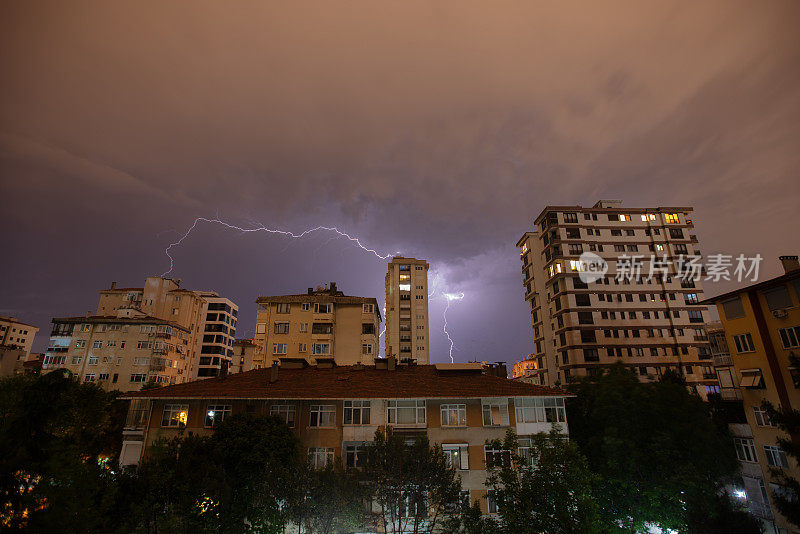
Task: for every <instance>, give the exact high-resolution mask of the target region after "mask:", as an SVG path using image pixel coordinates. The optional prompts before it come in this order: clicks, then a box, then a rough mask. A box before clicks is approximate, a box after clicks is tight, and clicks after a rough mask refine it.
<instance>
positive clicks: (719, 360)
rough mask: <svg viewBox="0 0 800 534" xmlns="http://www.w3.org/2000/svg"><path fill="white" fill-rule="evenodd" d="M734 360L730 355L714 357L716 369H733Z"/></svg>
mask: <svg viewBox="0 0 800 534" xmlns="http://www.w3.org/2000/svg"><path fill="white" fill-rule="evenodd" d="M732 366H733V359H732V358H731V355H730V354H718V355H716V356H714V367H732Z"/></svg>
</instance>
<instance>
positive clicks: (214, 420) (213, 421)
mask: <svg viewBox="0 0 800 534" xmlns="http://www.w3.org/2000/svg"><path fill="white" fill-rule="evenodd" d="M230 413H231V405H230V404H209V405H208V407H206V428H212V427H214V426H216V425H218V424H220V423H221V422H222V421H223V420H224V419H225V417H226V416H228V415H230Z"/></svg>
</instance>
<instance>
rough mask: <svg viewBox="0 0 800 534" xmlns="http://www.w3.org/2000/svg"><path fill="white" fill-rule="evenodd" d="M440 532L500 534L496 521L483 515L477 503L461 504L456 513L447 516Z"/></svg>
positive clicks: (500, 530)
mask: <svg viewBox="0 0 800 534" xmlns="http://www.w3.org/2000/svg"><path fill="white" fill-rule="evenodd" d="M442 532H446V533H447V534H502V529H501V528H500V525H499V524H498V522H497V521H495V520H494V519H492V518H490V517H487V516H485V515H483V512H482V511H481V507H480V505H479V504H478V501H477V500H475V501H474V502H473V503H472V504H470V503H468V502H461V503H459V505H458V512H457V513H454V514H450V515H448V516H447V517H446V518H445V519H444V521H443V522H442Z"/></svg>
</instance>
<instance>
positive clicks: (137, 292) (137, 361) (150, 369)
mask: <svg viewBox="0 0 800 534" xmlns="http://www.w3.org/2000/svg"><path fill="white" fill-rule="evenodd" d="M179 284H180V280H172V279H169V278H162V277H149V278H147V279H146V281H145V284H144V286H143V287H139V288H136V287H134V288H130V287H129V288H118V287H117V286H116V283H113V284H111V287H110V288H109V289H104V290H101V291H100V297H99V301H98V305H97V312H96V313H95V314H93V315H91V314H90V315H87V316H77V317H61V318H55V319H53V330H52V332H51V335H50V343H49V346H48V349H47V351H46V353H45V357H44V361H43V364H42V371H43V372H48V371H52V370H54V369H60V368H64V369H68V370H69V371H70V372H72V373H75V374H76V375H77V376H78V378H79V379H80V380H83V381H98V383H100V384H101V385H102V386H103V387H105V388H107V389H119V390H121V391H130V390H135V389H139V388H141V386H142V383H146V382H155V383H158V384H164V383H166V384H175V383H181V382H186V381H189V380H193V379H194V378H204V377H210V376H217V375H218V374H219V373H220V372H221V370H222V369H223V368H227V367H229V366H230V364H231V358H232V357H233V342H234V339H235V333H236V323H237V320H238V319H237V315H238V307H237V306H236V304H234V303H233V302H232V301H231V300H229V299H227V298H224V297H220V296H219V295H218V294H217V293H215V292H213V291H199V290H194V291H193V290H186V289H181V288H180V287H179Z"/></svg>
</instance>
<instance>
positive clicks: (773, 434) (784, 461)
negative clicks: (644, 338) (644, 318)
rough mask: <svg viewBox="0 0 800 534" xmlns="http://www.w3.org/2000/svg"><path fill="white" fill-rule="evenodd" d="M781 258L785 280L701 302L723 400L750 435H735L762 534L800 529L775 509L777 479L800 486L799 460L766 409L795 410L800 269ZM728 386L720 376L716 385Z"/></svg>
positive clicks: (799, 400) (799, 393) (799, 399)
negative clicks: (712, 312)
mask: <svg viewBox="0 0 800 534" xmlns="http://www.w3.org/2000/svg"><path fill="white" fill-rule="evenodd" d="M780 259H781V262H782V263H783V267H784V270H785V273H784V274H783V275H781V276H778V277H776V278H772V279H769V280H765V281H762V282H757V283H754V284H752V285H749V286H746V287H742V288H740V289H737V290H734V291H730V292H728V293H724V294H722V295H718V296H716V297H713V298H710V299H708V300H707V301H706V302H708V303H713V304H716V306H717V310H718V311H719V316H720V319H721V322H722V327H723V330H722V333H723V335H724V341H725V346H724V348H722V349H721V350H719V352H720V354H715V363H717V364H719V365H718V366H717V372H718V373H723V372H725V371H727V372H729V373H730V375H731V381H732V382H731V383H732V386H731V387H738V393H737V394H733V393H730V394H728V396H729V397H731V398H736V397H738V398H740V399H741V401H740V402H741V404H742V408H743V410H744V415H745V416H746V421H747V423H748V424H749V429H747V430H749V431H742V432H738V433H736V432H734V438H735V442H736V452H737V454H738V456H739V460H740V462H741V463H742V465H743V469H742V478H743V481H744V490H745V493H746V498H747V504H748V507H749V508H750V511H751V513H753V514H754V515H756V516H758V517H760V518H761V519H763V520H764V521H765V523H766V525H765V526H766V527H767V529H766V531H767V532H770V533H775V534H786V533H788V532H791V533H793V534H796V533H800V525H793V524H791V523H790V522H789V521H788V520H787V519H786V518H785V517H783V516H782V515H781V514H780V513H779V512H778V510H777V509H776V507H775V504H774V499H775V494H776V493H780V492H783V491H785V487H784V486H783V485H782V483H783V481H782V479H781V475H788V476H790V477H792V478H795V479H800V466H798V464H797V461H796V460H795V459H794V458H792V457H791V456H787V454H786V453H785V452H784V451H783V450H782V449H781V448H780V446H779V445H778V438H779V437H783V438H789V437H791V438H793V439H796V436H788V435H787V434H786V433H785V432H783V431H782V430H781V429H779V428H778V427H777V426H776V424H775V422H773V421H772V420H771V418H770V417H769V414H768V412H766V411H765V410H764V406H763V403H764V402H765V401H766V402H769V403H771V404H772V405H773V406H774V407H775V408H776V409H778V410H781V411H784V412H791V411H793V410H800V263H799V262H798V258H797V256H781V258H780ZM718 331H719V330H717V332H718ZM720 346H721V345H717V347H720ZM728 349H729V352H728V355H727V357H725V355H724V354H723V351H724V350H728ZM714 350H715V352H716V351H717V350H718V349H717V348H715V349H714ZM725 380H727V378H726V377H725V376H724V375H723V374H720V385H721V386H722V383H723V381H725ZM725 389H726V388H722V391H725Z"/></svg>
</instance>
